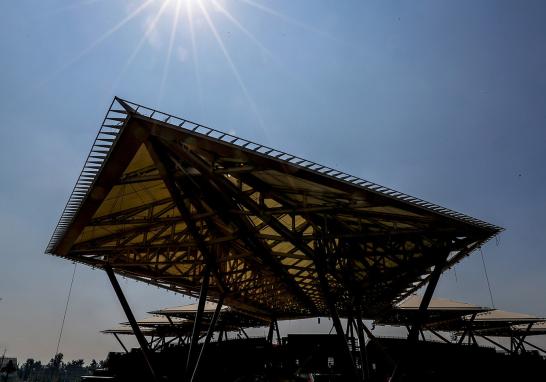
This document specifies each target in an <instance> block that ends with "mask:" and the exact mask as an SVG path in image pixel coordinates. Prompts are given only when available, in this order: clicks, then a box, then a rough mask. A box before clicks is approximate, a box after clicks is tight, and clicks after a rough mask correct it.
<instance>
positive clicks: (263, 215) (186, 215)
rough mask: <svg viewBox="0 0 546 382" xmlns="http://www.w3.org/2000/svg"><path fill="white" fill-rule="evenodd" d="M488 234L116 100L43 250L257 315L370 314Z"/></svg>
mask: <svg viewBox="0 0 546 382" xmlns="http://www.w3.org/2000/svg"><path fill="white" fill-rule="evenodd" d="M499 231H500V228H499V227H497V226H494V225H491V224H488V223H486V222H483V221H480V220H478V219H474V218H471V217H469V216H466V215H463V214H460V213H457V212H454V211H451V210H449V209H446V208H443V207H439V206H437V205H434V204H432V203H428V202H425V201H423V200H420V199H417V198H414V197H411V196H408V195H406V194H403V193H400V192H397V191H394V190H391V189H388V188H386V187H382V186H379V185H377V184H374V183H372V182H368V181H366V180H363V179H360V178H358V177H355V176H352V175H349V174H346V173H344V172H342V171H338V170H334V169H332V168H329V167H327V166H323V165H319V164H317V163H314V162H312V161H308V160H305V159H303V158H300V157H298V156H295V155H291V154H287V153H285V152H282V151H279V150H276V149H273V148H270V147H267V146H264V145H261V144H258V143H254V142H251V141H248V140H245V139H242V138H238V137H236V136H234V135H232V134H227V133H223V132H221V131H218V130H214V129H211V128H208V127H205V126H203V125H200V124H198V123H194V122H191V121H188V120H186V119H182V118H178V117H175V116H172V115H169V114H165V113H161V112H159V111H156V110H152V109H149V108H146V107H143V106H140V105H137V104H135V103H132V102H128V101H124V100H122V99H119V98H115V99H114V101H113V102H112V105H111V107H110V109H109V110H108V113H107V115H106V118H105V120H104V123H103V124H102V126H101V128H100V130H99V133H98V135H97V138H96V140H95V142H94V143H93V146H92V148H91V152H90V154H89V156H88V158H87V160H86V162H85V165H84V168H83V170H82V172H81V175H80V177H79V178H78V180H77V182H76V185H75V187H74V190H73V192H72V195H71V196H70V199H69V201H68V204H67V206H66V208H65V209H64V211H63V213H62V216H61V219H60V222H59V224H58V226H57V228H56V229H55V232H54V234H53V237H52V239H51V241H50V243H49V245H48V247H47V251H46V252H47V253H50V254H54V255H57V256H61V257H64V258H67V259H70V260H71V261H78V262H82V263H85V264H88V265H92V266H95V267H105V266H107V265H108V267H111V268H112V269H113V270H114V271H115V272H117V273H119V274H122V275H124V276H127V277H132V278H135V279H138V280H142V281H145V282H148V283H151V284H155V285H158V286H161V287H164V288H168V289H171V290H175V291H177V292H180V293H184V294H187V295H192V296H196V295H198V293H199V289H200V287H201V281H202V280H203V278H204V277H205V276H206V274H208V273H209V272H210V274H211V283H210V287H209V288H208V296H209V298H210V299H212V300H216V299H218V298H219V297H220V296H221V295H222V296H224V302H225V304H227V305H230V306H233V307H236V308H237V309H238V310H239V311H243V312H245V313H248V314H250V315H253V316H255V317H261V318H268V317H275V318H277V319H282V318H298V317H309V316H329V315H330V312H331V309H328V308H329V307H328V305H327V302H328V301H334V302H335V306H336V308H337V309H338V310H339V311H340V312H342V314H343V312H347V311H349V310H351V309H352V307H354V306H361V307H362V310H363V313H364V316H366V317H371V318H373V317H376V315H377V314H378V313H379V312H383V311H384V310H385V309H386V308H388V307H390V306H391V304H393V303H396V302H398V301H401V300H402V299H403V298H405V297H406V296H408V295H409V294H411V293H412V292H413V291H415V290H416V289H417V288H419V287H420V286H422V285H423V284H424V283H425V282H426V281H427V278H428V277H429V276H430V274H431V271H432V269H433V267H434V266H436V265H438V264H441V266H442V267H443V268H444V269H445V268H447V267H450V266H452V265H453V264H454V263H456V262H458V261H459V260H461V258H463V257H464V256H466V255H468V254H469V253H471V252H472V251H473V250H474V249H476V248H477V247H479V246H481V245H482V244H483V243H484V242H486V241H487V240H489V239H490V238H491V237H493V236H494V235H496V234H497V233H498V232H499ZM446 257H447V261H445V262H444V261H443V260H444V259H445V258H446ZM207 277H208V276H207Z"/></svg>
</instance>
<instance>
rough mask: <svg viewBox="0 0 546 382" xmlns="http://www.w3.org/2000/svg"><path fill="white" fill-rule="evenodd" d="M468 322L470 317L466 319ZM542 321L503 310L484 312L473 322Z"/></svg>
mask: <svg viewBox="0 0 546 382" xmlns="http://www.w3.org/2000/svg"><path fill="white" fill-rule="evenodd" d="M466 319H468V320H470V317H466ZM540 321H544V319H543V318H540V317H537V316H532V315H530V314H525V313H516V312H508V311H505V310H500V309H494V310H491V311H489V312H484V313H480V314H478V315H476V318H475V319H474V322H476V323H487V322H501V323H512V324H513V323H531V322H540Z"/></svg>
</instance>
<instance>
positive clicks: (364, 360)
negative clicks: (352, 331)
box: [356, 309, 370, 381]
mask: <svg viewBox="0 0 546 382" xmlns="http://www.w3.org/2000/svg"><path fill="white" fill-rule="evenodd" d="M364 327H365V325H364V323H363V322H362V312H361V310H360V309H358V310H357V312H356V329H357V330H356V333H357V336H358V347H359V350H360V365H361V366H362V381H368V380H369V378H370V369H369V365H368V354H367V349H366V337H365V336H364Z"/></svg>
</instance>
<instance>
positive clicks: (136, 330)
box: [104, 264, 157, 381]
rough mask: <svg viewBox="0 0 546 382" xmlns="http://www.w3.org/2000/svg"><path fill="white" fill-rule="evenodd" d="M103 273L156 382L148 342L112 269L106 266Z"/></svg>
mask: <svg viewBox="0 0 546 382" xmlns="http://www.w3.org/2000/svg"><path fill="white" fill-rule="evenodd" d="M104 271H105V272H106V274H107V275H108V278H109V279H110V283H111V284H112V287H113V288H114V291H115V292H116V295H117V297H118V300H119V302H120V304H121V307H122V308H123V311H124V312H125V315H126V316H127V320H128V321H129V324H130V325H131V328H132V329H133V333H134V334H135V337H136V339H137V341H138V344H139V345H140V350H141V351H142V355H143V356H144V360H145V361H146V365H147V366H148V370H149V371H150V374H151V376H152V379H153V380H154V381H157V376H156V374H155V371H154V368H153V366H152V360H151V352H150V349H149V347H148V342H147V341H146V338H144V335H143V334H142V332H141V331H140V328H139V326H138V324H137V322H136V320H135V316H134V315H133V312H132V311H131V308H130V307H129V303H128V302H127V299H126V298H125V295H124V294H123V291H122V290H121V287H120V285H119V283H118V280H117V279H116V275H115V274H114V271H113V270H112V267H110V265H108V264H107V265H105V266H104Z"/></svg>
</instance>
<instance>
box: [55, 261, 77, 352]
mask: <svg viewBox="0 0 546 382" xmlns="http://www.w3.org/2000/svg"><path fill="white" fill-rule="evenodd" d="M76 267H77V263H74V271H73V272H72V280H71V281H70V288H68V297H67V298H66V306H65V307H64V315H63V322H62V324H61V331H60V332H59V339H58V340H57V349H56V350H55V356H56V355H57V354H59V345H60V344H61V338H62V336H63V329H64V322H65V320H66V312H68V305H69V303H70V295H71V294H72V285H74V276H76Z"/></svg>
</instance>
